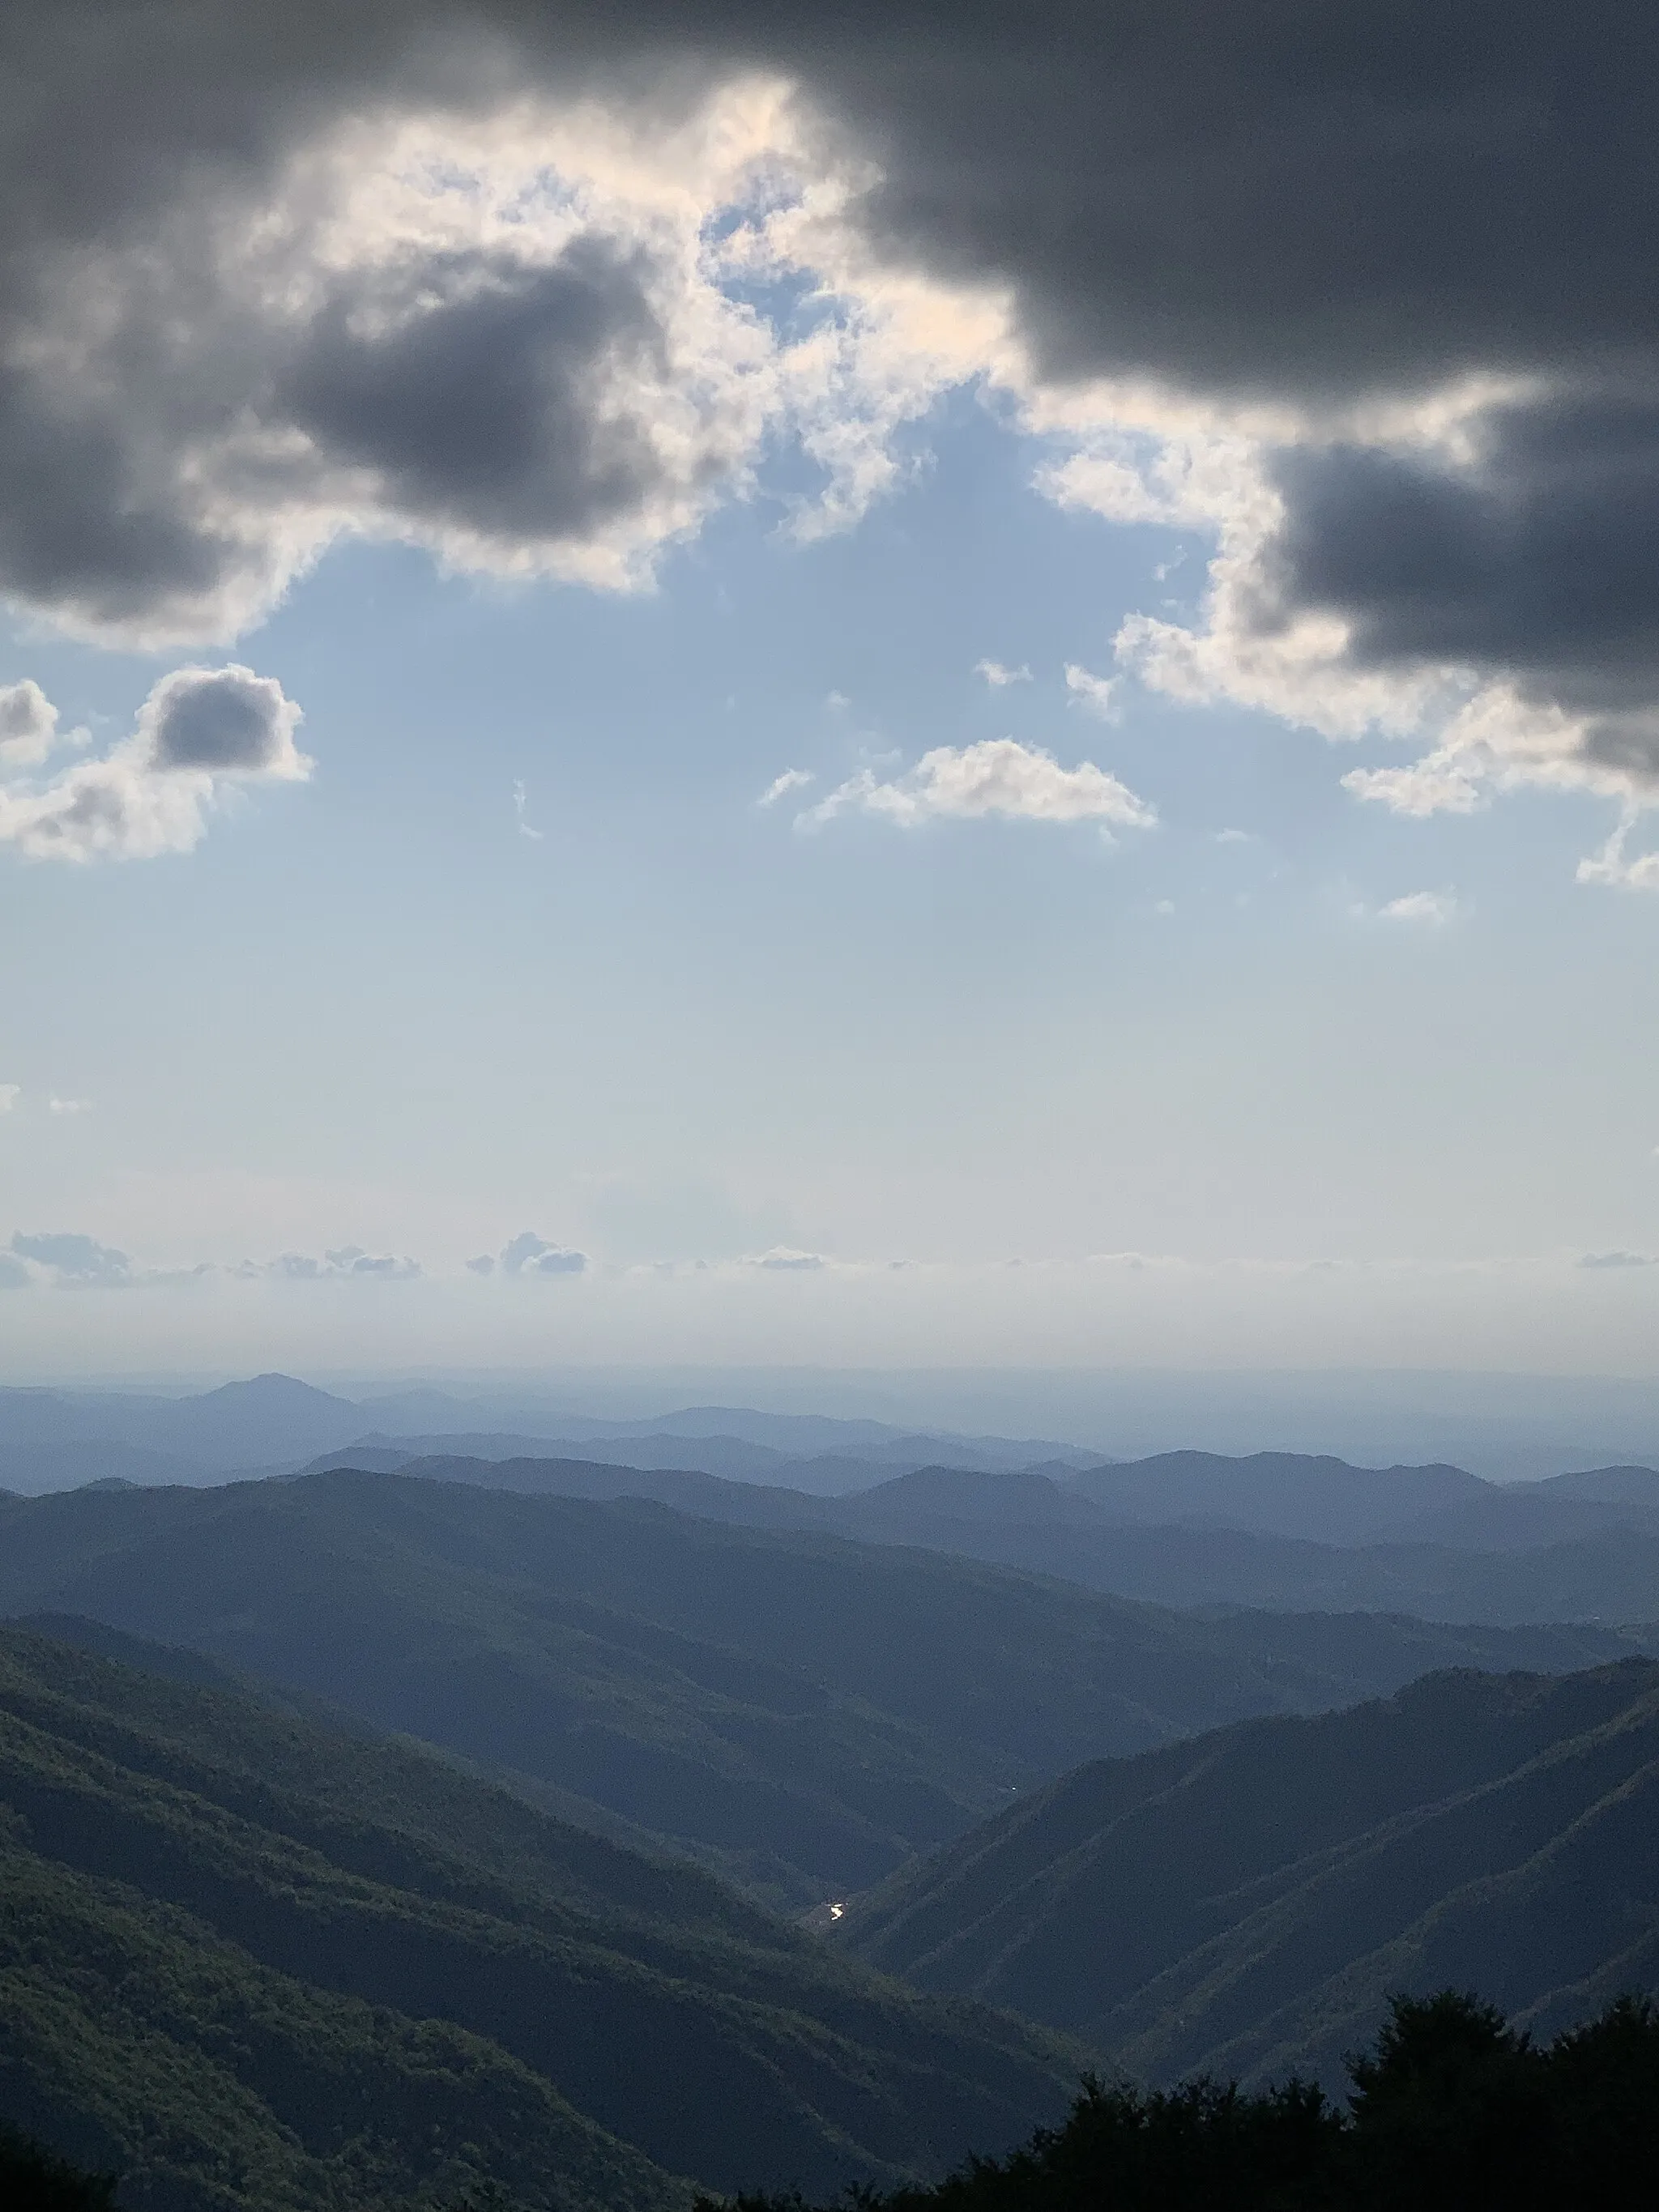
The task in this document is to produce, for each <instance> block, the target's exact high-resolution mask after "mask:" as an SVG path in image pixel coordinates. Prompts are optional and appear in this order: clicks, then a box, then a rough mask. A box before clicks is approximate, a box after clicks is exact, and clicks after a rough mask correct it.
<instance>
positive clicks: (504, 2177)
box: [0, 1621, 1077, 2212]
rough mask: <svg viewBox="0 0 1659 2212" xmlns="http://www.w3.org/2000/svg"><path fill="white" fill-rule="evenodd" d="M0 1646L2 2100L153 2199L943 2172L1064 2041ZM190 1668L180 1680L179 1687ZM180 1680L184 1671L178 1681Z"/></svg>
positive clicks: (0, 2105)
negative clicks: (945, 2001) (921, 1991)
mask: <svg viewBox="0 0 1659 2212" xmlns="http://www.w3.org/2000/svg"><path fill="white" fill-rule="evenodd" d="M51 1625H52V1626H57V1627H58V1628H59V1629H60V1630H63V1631H65V1632H68V1633H70V1634H89V1635H90V1637H91V1638H92V1639H93V1640H99V1639H100V1638H101V1639H102V1640H104V1641H106V1643H109V1644H111V1648H112V1649H122V1650H126V1651H127V1653H128V1655H129V1657H131V1658H137V1659H140V1660H153V1661H154V1662H155V1666H156V1667H158V1668H165V1669H166V1672H165V1673H158V1672H155V1671H152V1670H151V1668H149V1667H148V1666H147V1667H145V1668H143V1669H142V1670H141V1669H140V1668H137V1667H135V1666H133V1665H130V1664H124V1663H118V1662H112V1660H111V1659H109V1658H108V1657H106V1656H99V1655H94V1654H91V1653H88V1651H86V1650H83V1649H80V1648H76V1647H73V1646H71V1645H70V1644H66V1643H64V1641H62V1640H61V1638H59V1639H52V1640H47V1639H46V1638H42V1637H40V1636H38V1635H36V1634H33V1633H28V1632H19V1631H15V1630H13V1631H8V1632H0V1889H3V1894H4V1898H5V1905H6V1909H5V1911H4V1913H3V1915H0V2118H5V2119H8V2120H10V2121H11V2122H13V2123H14V2124H21V2125H23V2126H25V2127H27V2128H28V2129H30V2130H33V2131H34V2132H36V2133H38V2134H40V2135H42V2136H45V2137H46V2139H48V2140H50V2141H52V2142H54V2143H55V2144H57V2145H58V2147H59V2148H62V2149H64V2150H66V2151H68V2152H70V2153H71V2154H74V2155H76V2157H78V2158H81V2159H82V2160H86V2161H87V2162H88V2163H90V2164H93V2165H94V2166H100V2167H119V2168H121V2169H122V2170H123V2171H125V2172H127V2173H128V2174H129V2175H130V2176H131V2177H132V2179H131V2185H130V2201H132V2202H135V2203H144V2204H148V2205H153V2206H155V2208H157V2212H175V2208H178V2209H179V2212H192V2209H193V2208H200V2212H206V2208H207V2207H209V2206H218V2207H221V2208H240V2207H245V2206H246V2207H252V2206H260V2207H266V2206H269V2207H279V2206H280V2207H285V2208H295V2212H307V2209H308V2208H313V2207H318V2208H321V2207H328V2208H333V2207H336V2206H338V2207H341V2208H343V2207H344V2206H346V2205H348V2204H351V2205H379V2204H381V2203H392V2202H394V2201H396V2202H402V2201H406V2200H407V2198H408V2197H410V2195H411V2194H416V2193H418V2194H420V2195H422V2196H423V2197H428V2199H430V2197H433V2196H434V2195H437V2196H447V2197H451V2198H454V2197H459V2196H460V2195H462V2194H465V2192H466V2191H468V2190H469V2189H470V2188H471V2187H473V2186H474V2185H477V2184H478V2183H481V2182H484V2181H493V2182H494V2183H495V2184H496V2185H498V2186H499V2187H501V2189H504V2190H505V2191H507V2193H508V2196H509V2197H510V2198H514V2199H528V2200H529V2201H531V2202H537V2203H542V2202H554V2203H562V2204H567V2205H570V2206H572V2207H574V2208H578V2212H599V2208H601V2207H606V2208H610V2207H615V2208H617V2212H655V2208H668V2207H671V2206H673V2205H676V2204H682V2203H684V2202H685V2201H686V2199H687V2198H688V2197H689V2195H690V2190H689V2188H688V2186H687V2185H686V2183H685V2181H684V2180H679V2179H675V2178H674V2177H675V2176H677V2175H678V2176H688V2177H690V2178H691V2179H695V2180H696V2181H699V2182H702V2183H703V2184H704V2185H711V2186H714V2187H717V2188H727V2187H731V2186H734V2185H737V2184H738V2182H740V2181H743V2180H746V2179H754V2178H755V2177H756V2176H757V2174H759V2173H765V2174H766V2175H768V2176H769V2178H770V2179H771V2181H772V2183H773V2184H774V2185H777V2186H787V2185H793V2184H794V2183H796V2182H804V2183H807V2184H809V2185H812V2186H816V2187H819V2188H829V2189H834V2188H837V2187H840V2186H842V2185H844V2184H846V2183H848V2182H854V2181H857V2182H871V2181H876V2180H883V2179H896V2178H897V2177H898V2176H899V2175H901V2174H904V2173H925V2172H938V2171H939V2170H940V2169H941V2168H942V2166H944V2165H945V2164H947V2163H948V2162H949V2161H950V2160H951V2159H952V2158H954V2157H958V2156H960V2155H962V2154H963V2153H964V2152H965V2151H967V2150H968V2149H969V2148H974V2147H979V2146H982V2145H987V2144H994V2143H1000V2142H1007V2141H1011V2140H1012V2138H1013V2137H1014V2136H1016V2135H1017V2134H1018V2133H1019V2132H1020V2131H1021V2130H1022V2129H1023V2128H1024V2127H1026V2126H1029V2125H1030V2124H1031V2123H1032V2122H1033V2120H1035V2119H1037V2118H1045V2117H1050V2116H1054V2115H1055V2114H1057V2113H1058V2112H1059V2111H1060V2110H1061V2109H1063V2106H1064V2102H1065V2097H1066V2091H1067V2089H1068V2087H1070V2085H1071V2083H1072V2081H1073V2080H1074V2078H1075V2071H1076V2065H1077V2060H1076V2058H1075V2057H1073V2054H1072V2053H1071V2052H1070V2051H1068V2050H1067V2049H1066V2048H1065V2047H1064V2046H1063V2045H1060V2043H1059V2042H1057V2041H1055V2040H1054V2039H1051V2038H1048V2037H1045V2036H1044V2035H1043V2034H1042V2033H1041V2032H1039V2031H1036V2030H1030V2029H1028V2028H1026V2027H1024V2025H1023V2024H1022V2023H1018V2022H1015V2021H1006V2020H1004V2019H1001V2018H1000V2017H999V2016H997V2015H990V2014H987V2013H985V2012H983V2011H981V2009H979V2008H976V2007H971V2006H970V2007H966V2008H964V2007H962V2006H954V2007H952V2006H946V2005H941V2004H940V2003H939V2002H937V2001H936V2000H932V1999H928V1998H926V1997H922V1996H915V1994H913V1993H911V1992H908V1991H907V1990H902V1989H901V1988H900V1987H898V1986H897V1985H896V1984H891V1983H889V1982H886V1981H884V1980H883V1979H882V1978H879V1977H878V1976H875V1975H872V1974H871V1973H869V1972H868V1971H867V1970H866V1969H864V1968H862V1967H860V1966H857V1965H856V1964H855V1963H854V1962H852V1961H848V1960H844V1959H841V1958H838V1957H836V1956H835V1955H834V1954H830V1953H829V1952H828V1951H826V1950H825V1949H824V1948H823V1947H822V1946H821V1945H820V1944H818V1943H817V1942H815V1941H814V1939H812V1938H811V1937H809V1936H804V1935H802V1934H800V1933H799V1931H797V1930H795V1929H792V1928H790V1927H788V1926H787V1925H786V1924H785V1923H781V1922H778V1921H775V1920H773V1919H772V1918H770V1917H769V1916H767V1915H765V1914H763V1913H761V1912H759V1911H756V1910H754V1909H753V1908H751V1907H749V1906H747V1905H744V1904H743V1903H742V1902H741V1900H739V1899H738V1898H736V1897H735V1896H734V1895H732V1893H729V1892H727V1891H726V1890H725V1889H723V1888H722V1887H720V1885H719V1884H717V1883H715V1882H714V1881H713V1880H712V1879H711V1878H710V1877H708V1876H707V1875H703V1874H702V1873H701V1872H699V1871H698V1870H697V1869H695V1868H691V1867H688V1866H685V1865H684V1864H677V1863H662V1862H656V1861H653V1860H650V1859H647V1858H643V1857H638V1856H636V1855H635V1854H633V1853H630V1852H627V1851H623V1850H617V1849H616V1848H614V1847H613V1846H611V1845H610V1844H606V1843H605V1842H603V1841H601V1840H600V1839H599V1838H594V1837H592V1836H590V1835H586V1834H584V1833H582V1832H579V1831H576V1830H574V1829H571V1828H568V1827H566V1826H562V1824H560V1823H558V1822H556V1821H553V1820H548V1819H547V1818H545V1817H544V1816H543V1815H541V1814H538V1813H537V1812H535V1811H534V1810H533V1809H532V1808H530V1807H528V1806H526V1804H524V1803H523V1802H522V1801H520V1800H519V1799H517V1798H515V1797H513V1796H511V1795H509V1794H507V1793H506V1792H504V1791H501V1790H494V1789H491V1788H489V1787H488V1786H486V1785H484V1784H481V1783H479V1782H477V1781H475V1780H472V1779H471V1778H468V1777H466V1776H465V1775H464V1774H462V1773H460V1772H459V1771H457V1770H455V1769H454V1768H453V1767H451V1766H448V1765H445V1764H444V1763H443V1762H442V1761H441V1760H439V1759H436V1758H435V1757H434V1756H432V1755H431V1754H429V1753H424V1752H422V1751H420V1750H418V1749H416V1748H415V1747H412V1746H410V1745H409V1744H407V1743H404V1742H398V1741H385V1740H381V1739H376V1738H374V1737H371V1736H369V1735H365V1734H363V1733H362V1732H356V1733H348V1732H345V1731H343V1730H342V1729H339V1728H337V1727H330V1726H328V1725H326V1724H325V1723H321V1722H319V1720H317V1719H316V1718H314V1717H309V1716H307V1715H305V1714H303V1713H300V1712H296V1711H292V1710H282V1709H280V1708H278V1707H275V1706H273V1705H270V1703H269V1702H266V1701H264V1700H262V1699H258V1698H257V1697H255V1696H252V1695H250V1694H247V1693H246V1692H241V1691H239V1690H238V1689H237V1688H236V1687H235V1686H234V1685H233V1684H232V1683H231V1682H230V1681H229V1680H228V1678H227V1679H220V1680H216V1679H214V1677H215V1672H216V1670H215V1669H213V1668H212V1667H211V1665H210V1662H204V1661H202V1660H200V1659H199V1658H196V1657H194V1656H191V1655H183V1656H182V1657H181V1656H180V1655H177V1654H168V1653H157V1652H153V1651H152V1650H149V1648H148V1647H143V1646H136V1645H134V1644H131V1643H130V1642H120V1641H118V1640H113V1639H111V1638H109V1635H108V1632H104V1631H98V1630H95V1629H94V1630H91V1631H86V1630H83V1629H81V1628H80V1627H78V1626H77V1625H76V1624H75V1623H72V1622H63V1621H58V1622H55V1623H52V1624H51ZM192 1677H194V1679H192ZM204 1677H205V1679H203V1678H204Z"/></svg>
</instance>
